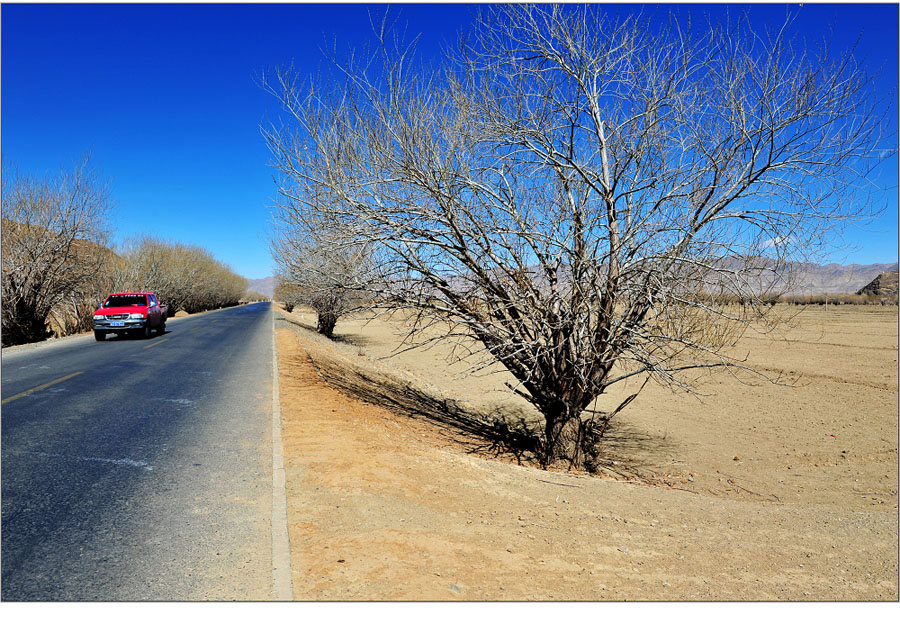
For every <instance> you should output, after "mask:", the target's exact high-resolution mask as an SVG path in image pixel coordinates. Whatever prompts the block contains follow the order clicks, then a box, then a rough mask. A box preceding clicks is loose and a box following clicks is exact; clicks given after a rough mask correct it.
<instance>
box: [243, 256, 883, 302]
mask: <svg viewBox="0 0 900 624" xmlns="http://www.w3.org/2000/svg"><path fill="white" fill-rule="evenodd" d="M897 268H898V264H897V263H896V262H894V263H893V264H834V263H832V264H826V265H818V264H801V265H799V266H797V267H796V278H795V280H794V282H795V285H794V287H793V288H791V289H790V290H788V291H787V292H784V293H783V294H786V295H822V294H826V293H828V294H832V293H833V294H851V293H855V292H857V291H859V290H860V289H861V288H864V287H865V286H866V285H868V284H869V283H870V282H871V281H872V280H874V279H875V278H876V277H878V276H879V275H881V274H882V273H885V272H888V271H896V270H897ZM249 282H250V285H249V286H248V287H247V290H252V291H254V292H258V293H260V294H261V295H266V296H267V297H272V296H274V294H275V278H274V277H266V278H263V279H258V280H249Z"/></svg>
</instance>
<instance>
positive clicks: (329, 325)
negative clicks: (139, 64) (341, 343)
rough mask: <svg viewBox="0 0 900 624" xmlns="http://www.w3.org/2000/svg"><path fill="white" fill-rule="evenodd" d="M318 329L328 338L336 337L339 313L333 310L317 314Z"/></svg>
mask: <svg viewBox="0 0 900 624" xmlns="http://www.w3.org/2000/svg"><path fill="white" fill-rule="evenodd" d="M317 317H318V319H317V322H316V331H318V332H319V333H320V334H322V335H323V336H325V337H326V338H332V337H334V326H335V324H336V323H337V320H338V317H337V314H334V313H333V312H319V313H318V314H317Z"/></svg>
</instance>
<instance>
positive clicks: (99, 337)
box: [94, 329, 106, 342]
mask: <svg viewBox="0 0 900 624" xmlns="http://www.w3.org/2000/svg"><path fill="white" fill-rule="evenodd" d="M105 339H106V332H104V331H99V330H96V329H95V330H94V340H96V341H97V342H103V341H104V340H105Z"/></svg>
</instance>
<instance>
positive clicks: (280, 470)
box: [271, 302, 294, 600]
mask: <svg viewBox="0 0 900 624" xmlns="http://www.w3.org/2000/svg"><path fill="white" fill-rule="evenodd" d="M271 313H272V589H273V592H274V594H275V600H293V599H294V586H293V581H292V579H291V542H290V538H289V536H288V523H287V495H286V493H285V474H284V446H283V445H282V442H281V398H280V396H279V394H278V352H277V351H276V350H275V305H274V302H273V304H272V307H271Z"/></svg>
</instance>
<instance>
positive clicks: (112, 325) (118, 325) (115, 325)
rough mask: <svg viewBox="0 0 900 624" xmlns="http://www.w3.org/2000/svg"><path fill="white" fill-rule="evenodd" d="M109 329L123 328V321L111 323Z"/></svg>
mask: <svg viewBox="0 0 900 624" xmlns="http://www.w3.org/2000/svg"><path fill="white" fill-rule="evenodd" d="M109 325H110V327H125V321H112V322H111V323H110V324H109Z"/></svg>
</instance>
